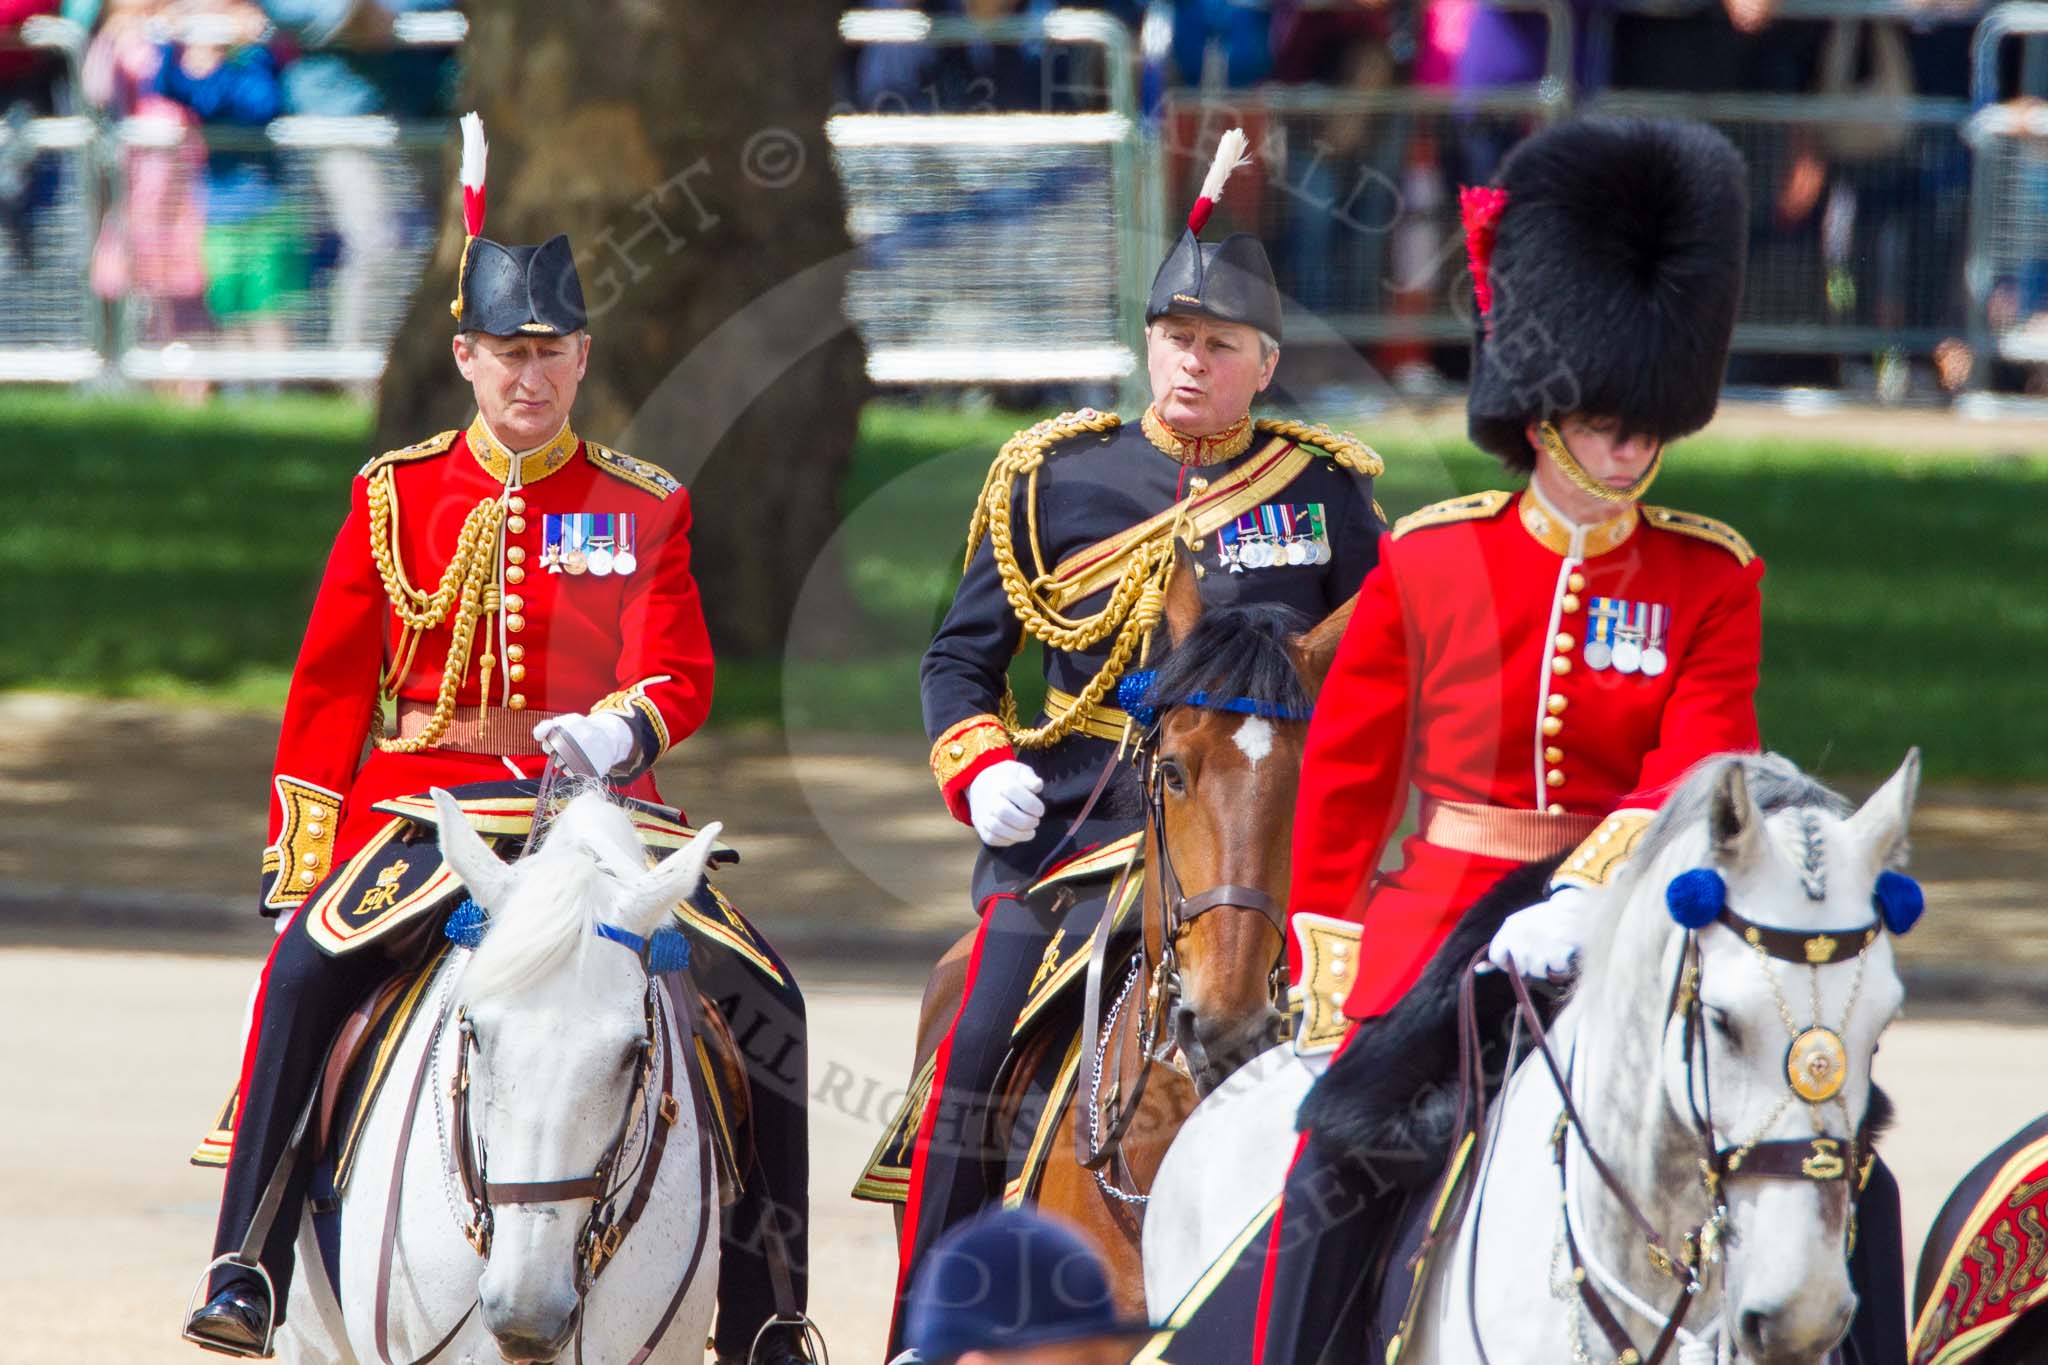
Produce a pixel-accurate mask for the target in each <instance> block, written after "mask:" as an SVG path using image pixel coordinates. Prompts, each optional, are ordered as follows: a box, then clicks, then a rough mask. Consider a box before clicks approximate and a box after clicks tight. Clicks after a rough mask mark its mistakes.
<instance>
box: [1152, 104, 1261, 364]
mask: <svg viewBox="0 0 2048 1365" xmlns="http://www.w3.org/2000/svg"><path fill="white" fill-rule="evenodd" d="M1245 145H1246V144H1245V135H1244V132H1243V130H1242V129H1238V128H1233V129H1231V130H1230V131H1229V132H1227V133H1225V134H1224V135H1223V137H1222V139H1221V140H1220V141H1219V142H1218V143H1217V144H1216V159H1215V161H1214V162H1212V163H1211V164H1210V167H1209V174H1208V176H1207V177H1206V178H1205V179H1204V180H1203V181H1202V194H1201V197H1200V198H1198V199H1197V200H1195V207H1194V209H1193V210H1192V211H1191V212H1189V214H1188V228H1187V231H1186V232H1183V233H1182V234H1181V235H1180V240H1179V241H1178V242H1175V243H1174V244H1173V250H1172V251H1171V252H1169V253H1167V257H1166V261H1165V263H1164V264H1162V265H1161V266H1160V267H1159V273H1158V274H1157V275H1154V276H1153V277H1152V295H1151V297H1150V298H1149V299H1147V300H1146V303H1145V321H1146V322H1153V321H1156V320H1157V319H1159V318H1162V317H1164V316H1166V315H1167V314H1168V313H1198V314H1200V315H1202V316H1203V317H1211V318H1216V319H1218V320H1220V321H1223V322H1242V323H1245V324H1246V325H1248V326H1252V327H1256V328H1258V329H1259V330H1260V331H1261V332H1264V333H1265V334H1266V335H1267V336H1269V337H1271V338H1273V339H1274V340H1275V341H1278V340H1279V339H1280V286H1279V285H1278V284H1276V283H1275V282H1274V279H1273V263H1272V262H1271V261H1269V260H1267V259H1266V248H1265V246H1264V245H1263V244H1261V243H1260V241H1259V239H1258V238H1256V237H1254V236H1252V235H1251V234H1250V233H1246V232H1233V233H1231V234H1230V235H1229V236H1228V237H1225V238H1224V239H1223V240H1222V241H1220V242H1215V243H1204V242H1203V241H1202V240H1201V237H1202V228H1203V226H1204V225H1206V224H1207V223H1208V221H1209V213H1210V211H1211V210H1212V209H1214V208H1215V206H1216V201H1217V200H1218V199H1220V198H1222V197H1223V182H1224V181H1226V180H1228V179H1229V178H1230V173H1231V172H1232V171H1233V170H1235V169H1237V168H1238V167H1239V166H1242V165H1245V164H1248V163H1249V162H1250V160H1251V158H1250V157H1249V156H1247V155H1246V154H1245Z"/></svg>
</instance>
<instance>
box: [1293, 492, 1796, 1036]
mask: <svg viewBox="0 0 2048 1365" xmlns="http://www.w3.org/2000/svg"><path fill="white" fill-rule="evenodd" d="M1763 570H1764V566H1763V562H1762V561H1761V560H1759V559H1757V558H1756V557H1755V556H1754V555H1753V554H1752V553H1751V551H1750V549H1749V547H1748V545H1747V544H1746V543H1744V542H1743V540H1742V538H1741V537H1740V536H1738V535H1736V534H1735V533H1734V532H1733V531H1731V530H1729V529H1728V528H1727V527H1725V526H1722V525H1721V524H1720V523H1718V522H1714V521H1710V520H1709V519H1707V518H1704V517H1695V516H1692V515H1690V514H1687V513H1683V512H1674V511H1671V510H1669V509H1665V508H1656V507H1644V508H1641V509H1639V510H1638V509H1631V510H1630V511H1628V512H1626V513H1624V514H1622V515H1621V516H1619V517H1617V518H1615V519H1614V520H1613V521H1610V522H1606V523H1603V524H1602V525H1600V526H1597V527H1593V528H1590V529H1587V530H1582V531H1580V532H1579V533H1578V537H1577V540H1576V541H1575V540H1574V537H1573V534H1572V532H1571V531H1570V530H1569V528H1568V527H1567V525H1566V524H1564V523H1562V522H1561V520H1560V519H1558V518H1556V517H1554V516H1552V515H1550V514H1549V513H1547V512H1546V511H1545V510H1544V508H1543V507H1542V505H1541V504H1540V502H1539V501H1538V500H1537V499H1536V498H1535V497H1534V495H1533V494H1532V493H1526V492H1525V493H1524V494H1522V495H1520V496H1519V497H1517V496H1516V495H1514V494H1511V493H1483V494H1477V495H1473V496H1471V497H1466V498H1454V499H1452V500H1450V501H1449V502H1445V503H1439V504H1437V505H1436V506H1434V507H1430V508H1425V509H1423V510H1422V511H1420V512H1417V513H1416V514H1414V515H1413V516H1411V517H1407V518H1404V519H1403V520H1402V521H1401V522H1400V523H1398V524H1397V525H1396V526H1395V527H1394V529H1393V530H1392V532H1390V533H1389V534H1388V536H1387V537H1386V540H1385V542H1384V543H1383V544H1382V546H1381V549H1380V562H1379V567H1378V568H1377V569H1376V570H1375V571H1374V572H1373V573H1372V575H1371V576H1370V577H1369V578H1368V579H1367V580H1366V582H1365V586H1364V587H1363V588H1362V589H1360V591H1359V597H1358V605H1357V607H1356V610H1355V612H1354V614H1353V616H1352V619H1351V624H1350V626H1349V628H1348V629H1347V630H1346V632H1345V636H1344V640H1343V643H1342V645H1341V646H1340V648H1339V650H1338V654H1337V658H1336V661H1335V663H1334V664H1333V666H1332V668H1331V670H1330V674H1329V677H1328V679H1327V680H1326V681H1325V682H1324V684H1323V688H1322V691H1321V693H1320V695H1319V696H1318V698H1317V703H1316V709H1315V717H1314V719H1313V720H1312V721H1311V723H1310V725H1309V733H1308V742H1307V751H1306V756H1305V758H1304V760H1303V767H1302V780H1301V800H1300V806H1299V814H1298V815H1297V817H1296V822H1295V831H1294V854H1293V858H1294V864H1293V867H1294V871H1293V886H1292V894H1291V895H1290V897H1289V910H1290V913H1296V912H1301V911H1310V912H1314V913H1317V914H1324V915H1334V916H1338V917H1340V918H1346V919H1351V920H1356V921H1359V922H1360V923H1361V925H1362V930H1361V939H1360V944H1359V976H1358V978H1357V980H1356V981H1355V982H1354V983H1353V985H1352V986H1351V988H1350V992H1349V996H1348V998H1347V1000H1346V1002H1345V1007H1344V1009H1345V1013H1346V1014H1347V1015H1349V1016H1350V1017H1352V1018H1354V1019H1358V1018H1367V1017H1370V1016H1372V1015H1375V1014H1378V1013H1381V1012H1383V1011H1384V1010H1386V1009H1387V1008H1388V1007H1389V1006H1391V1005H1392V1004H1393V1003H1394V1001H1396V1000H1398V999H1399V998H1400V996H1401V995H1402V993H1403V992H1405V991H1406V990H1407V988H1408V987H1409V985H1410V984H1412V983H1413V981H1414V980H1415V978H1416V976H1417V975H1419V974H1420V972H1421V970H1422V968H1423V966H1424V965H1425V964H1426V963H1427V962H1428V961H1429V958H1430V956H1431V954H1433V953H1434V952H1435V951H1436V949H1437V947H1438V946H1439V945H1440V944H1441V943H1442V942H1443V940H1444V938H1445V937H1446V936H1447V935H1448V934H1449V933H1450V930H1451V928H1452V926H1453V925H1454V924H1455V922H1456V920H1457V917H1458V915H1459V913H1460V912H1462V911H1463V909H1464V908H1465V907H1466V906H1467V905H1469V904H1470V903H1471V902H1472V901H1473V900H1475V899H1476V898H1477V897H1478V896H1479V895H1480V894H1481V893H1482V892H1483V891H1485V890H1486V889H1487V888H1488V887H1489V886H1490V885H1492V883H1493V882H1495V881H1497V880H1498V879H1499V878H1500V877H1501V876H1503V875H1504V874H1505V873H1507V872H1508V871H1510V870H1511V869H1513V868H1514V867H1516V866H1517V865H1519V864H1520V863H1521V862H1523V861H1527V860H1530V859H1533V858H1536V857H1542V856H1546V855H1547V856H1555V854H1556V853H1558V852H1562V851H1564V850H1566V849H1570V848H1571V847H1572V846H1573V845H1574V844H1576V843H1578V842H1579V840H1580V838H1581V837H1586V836H1588V834H1589V833H1591V834H1594V835H1596V836H1598V837H1599V838H1600V844H1599V846H1598V847H1596V846H1595V842H1594V838H1593V837H1587V838H1586V843H1585V845H1584V846H1583V847H1582V850H1581V852H1580V854H1577V855H1574V856H1573V857H1572V858H1570V859H1568V860H1567V861H1566V864H1565V867H1564V869H1562V871H1561V875H1567V876H1568V875H1571V874H1573V873H1575V872H1576V873H1578V874H1579V875H1581V877H1582V878H1583V879H1585V880H1596V881H1597V880H1599V879H1600V876H1601V874H1602V873H1603V872H1604V871H1606V870H1608V869H1609V868H1611V866H1612V864H1613V863H1614V862H1616V861H1618V856H1617V857H1608V856H1606V855H1608V854H1617V855H1618V854H1621V853H1623V852H1625V846H1627V845H1632V843H1633V839H1634V838H1635V837H1636V836H1639V834H1640V832H1641V829H1642V827H1643V826H1644V825H1646V824H1647V823H1648V815H1649V813H1650V812H1652V811H1654V810H1655V808H1656V807H1657V806H1658V805H1659V804H1660V803H1661V802H1662V801H1663V799H1664V797H1665V796H1666V795H1668V794H1669V792H1670V791H1671V789H1672V788H1673V787H1674V786H1675V785H1676V784H1677V782H1678V780H1679V778H1681V777H1682V776H1683V775H1684V774H1685V772H1686V771H1687V770H1688V769H1689V768H1691V767H1692V766H1693V765H1694V764H1695V763H1698V762H1699V761H1700V760H1702V759H1705V758H1707V757H1709V756H1711V755H1713V754H1717V753H1721V752H1724V751H1727V750H1753V749H1755V748H1756V747H1757V725H1756V708H1755V700H1754V698H1755V692H1756V683H1757V670H1758V663H1759V660H1760V657H1761V652H1762V597H1761V593H1760V590H1759V582H1760V580H1761V579H1762V577H1763ZM1623 643H1628V644H1631V645H1633V648H1634V651H1635V653H1633V654H1631V653H1630V652H1629V651H1628V650H1624V649H1621V648H1620V646H1621V645H1622V644H1623ZM1652 645H1654V647H1655V649H1656V651H1658V653H1657V654H1655V655H1653V654H1652V652H1651V646H1652ZM1594 646H1602V647H1601V648H1593V651H1592V654H1591V656H1590V659H1589V654H1588V650H1589V647H1594ZM1638 656H1640V659H1641V661H1639V659H1638ZM1617 659H1618V660H1619V662H1622V663H1633V664H1635V665H1636V666H1635V667H1634V668H1633V669H1632V670H1631V671H1623V669H1622V668H1621V667H1617V666H1616V663H1617ZM1593 660H1597V661H1599V662H1601V663H1603V664H1605V666H1604V667H1600V668H1595V667H1591V666H1589V664H1590V662H1591V661H1593ZM1653 669H1654V670H1655V671H1653ZM1411 785H1412V786H1413V787H1414V788H1415V790H1416V791H1417V792H1418V793H1419V794H1420V796H1421V797H1422V798H1423V811H1424V816H1423V818H1424V828H1425V829H1427V830H1431V831H1435V830H1437V829H1442V828H1446V827H1447V825H1448V823H1449V822H1446V823H1445V824H1441V825H1437V824H1431V823H1430V820H1431V813H1432V811H1436V810H1440V809H1441V808H1440V806H1439V803H1446V802H1448V803H1459V809H1460V810H1461V812H1462V813H1464V814H1467V815H1476V817H1477V818H1478V820H1479V821H1480V822H1481V823H1486V822H1487V821H1488V820H1489V819H1493V817H1494V813H1495V812H1501V813H1502V814H1501V815H1500V816H1499V817H1498V818H1497V819H1493V823H1494V824H1497V825H1502V826H1508V827H1511V828H1512V829H1513V830H1515V831H1517V832H1520V833H1522V834H1524V835H1529V834H1531V833H1532V831H1533V834H1534V835H1536V836H1540V835H1541V834H1542V833H1543V830H1542V829H1541V828H1537V827H1542V826H1546V825H1548V824H1551V823H1552V822H1554V826H1555V828H1554V831H1553V833H1554V834H1555V836H1556V837H1555V841H1554V842H1552V843H1551V844H1550V845H1549V846H1548V847H1547V848H1525V849H1513V848H1506V847H1495V848H1494V849H1493V852H1491V853H1489V852H1483V851H1479V850H1480V848H1481V847H1483V846H1485V845H1486V842H1487V841H1485V840H1464V841H1462V847H1451V846H1445V844H1444V843H1441V842H1431V841H1430V840H1429V839H1427V838H1424V837H1423V836H1422V834H1421V833H1418V834H1417V835H1416V836H1415V837H1412V838H1410V839H1408V840H1406V841H1405V842H1404V843H1403V845H1402V848H1401V862H1400V866H1399V867H1397V868H1395V869H1393V870H1392V871H1389V872H1385V873H1383V874H1381V875H1380V876H1378V877H1377V878H1375V877H1374V876H1373V875H1372V874H1373V872H1374V870H1375V869H1377V868H1378V867H1379V864H1380V859H1381V855H1382V853H1383V852H1384V850H1385V846H1386V843H1387V841H1388V839H1389V838H1391V837H1392V834H1393V831H1394V828H1395V826H1396V825H1397V824H1398V823H1399V822H1400V819H1401V817H1402V814H1403V812H1404V811H1405V810H1406V808H1407V805H1408V790H1409V787H1410V786H1411ZM1487 808H1490V809H1487ZM1538 812H1543V813H1546V814H1547V816H1548V817H1550V819H1549V820H1546V818H1545V815H1539V814H1537V813H1538ZM1609 817H1613V818H1611V819H1610V818H1609ZM1603 821H1604V822H1605V823H1603ZM1468 827H1469V822H1468ZM1610 841H1611V846H1610ZM1290 938H1291V936H1290ZM1295 965H1296V966H1297V967H1298V966H1299V964H1298V963H1297V964H1295Z"/></svg>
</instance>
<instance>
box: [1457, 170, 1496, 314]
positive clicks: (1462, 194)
mask: <svg viewBox="0 0 2048 1365" xmlns="http://www.w3.org/2000/svg"><path fill="white" fill-rule="evenodd" d="M1507 206H1508V192H1507V191H1506V190H1500V189H1494V188H1493V187H1492V186H1489V185H1460V186H1459V187H1458V215H1459V217H1461V218H1463V219H1464V220H1465V259H1466V261H1468V262H1469V263H1470V264H1471V266H1472V297H1473V298H1474V299H1475V300H1476V301H1477V302H1478V304H1479V316H1481V317H1485V316H1486V315H1487V314H1488V313H1491V312H1492V311H1493V281H1492V279H1491V278H1489V276H1488V274H1487V271H1488V270H1489V269H1490V268H1491V267H1492V265H1493V237H1494V233H1495V232H1496V231H1497V230H1498V229H1499V227H1500V216H1501V214H1502V213H1503V212H1505V211H1506V210H1507Z"/></svg>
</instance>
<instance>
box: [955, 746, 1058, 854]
mask: <svg viewBox="0 0 2048 1365" xmlns="http://www.w3.org/2000/svg"><path fill="white" fill-rule="evenodd" d="M1044 789H1045V783H1044V781H1043V780H1041V779H1040V778H1039V776H1038V774H1037V773H1035V772H1032V771H1031V769H1030V768H1028V767H1026V766H1025V765H1024V764H1022V763H1019V762H1018V761H1017V760H1016V759H1014V758H1011V759H1005V760H1003V761H1002V762H1001V763H993V764H990V765H989V766H988V767H986V768H983V769H982V770H981V771H980V772H978V773H976V774H975V775H974V780H973V781H972V782H969V783H968V784H967V813H968V814H969V815H970V816H972V817H973V820H974V832H975V833H976V834H979V835H980V836H981V841H982V842H983V843H984V844H987V845H988V846H989V847H990V848H1003V847H1005V846H1006V845H1009V844H1021V843H1023V842H1024V841H1025V840H1026V839H1029V838H1030V837H1031V836H1032V835H1033V834H1036V833H1037V832H1038V820H1039V817H1040V816H1042V815H1044V814H1045V802H1043V801H1041V800H1039V799H1038V793H1039V792H1041V791H1043V790H1044Z"/></svg>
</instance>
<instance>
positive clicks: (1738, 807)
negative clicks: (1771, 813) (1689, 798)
mask: <svg viewBox="0 0 2048 1365" xmlns="http://www.w3.org/2000/svg"><path fill="white" fill-rule="evenodd" d="M1707 838H1708V840H1709V846H1710V847H1711V848H1712V849H1713V851H1714V861H1715V862H1717V863H1719V864H1720V865H1721V867H1722V868H1723V869H1724V870H1726V871H1729V872H1740V871H1742V870H1743V869H1744V868H1747V867H1749V866H1751V865H1752V864H1753V863H1754V862H1755V860H1756V858H1757V857H1758V855H1759V854H1760V853H1761V852H1762V851H1763V846H1764V817H1763V812H1762V811H1760V810H1758V809H1757V808H1756V802H1755V801H1752V800H1751V799H1750V796H1749V782H1748V780H1747V779H1745V778H1744V777H1743V775H1742V761H1741V760H1740V759H1734V758H1731V759H1729V760H1728V761H1727V762H1726V763H1724V764H1723V765H1722V767H1721V776H1720V780H1718V781H1717V782H1715V783H1714V796H1713V799H1712V800H1711V801H1709V802H1708V803H1707Z"/></svg>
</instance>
